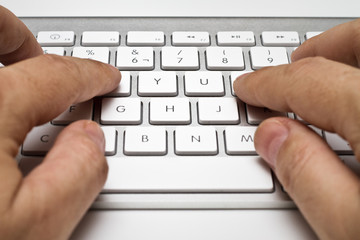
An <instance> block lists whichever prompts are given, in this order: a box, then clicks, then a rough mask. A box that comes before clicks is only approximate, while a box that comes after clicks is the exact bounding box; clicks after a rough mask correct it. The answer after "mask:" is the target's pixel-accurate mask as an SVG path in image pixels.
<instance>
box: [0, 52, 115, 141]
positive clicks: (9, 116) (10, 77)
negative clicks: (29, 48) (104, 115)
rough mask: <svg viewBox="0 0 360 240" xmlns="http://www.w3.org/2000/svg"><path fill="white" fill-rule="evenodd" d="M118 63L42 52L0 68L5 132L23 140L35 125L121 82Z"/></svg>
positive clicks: (3, 129) (103, 92)
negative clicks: (116, 66) (114, 64)
mask: <svg viewBox="0 0 360 240" xmlns="http://www.w3.org/2000/svg"><path fill="white" fill-rule="evenodd" d="M120 78H121V75H120V72H119V70H118V69H116V68H115V67H113V66H111V65H109V64H104V63H101V62H96V61H93V60H88V59H78V58H74V57H60V56H56V55H42V56H39V57H36V58H32V59H28V60H25V61H21V62H19V63H16V64H13V65H11V66H9V67H6V68H4V69H2V70H0V83H1V88H0V97H1V98H2V102H1V103H0V106H1V111H2V114H1V115H0V125H3V126H6V128H5V127H4V128H2V129H1V130H2V134H7V136H8V137H9V138H10V139H13V138H14V137H16V141H17V143H18V144H21V143H22V141H23V140H24V138H25V135H26V133H27V132H29V131H30V130H31V128H32V127H34V126H36V125H40V124H43V123H45V122H48V121H50V120H51V119H53V118H55V117H56V116H57V115H59V114H60V113H62V112H63V111H65V110H66V108H67V107H68V106H69V105H71V104H73V103H77V102H83V101H86V100H88V99H90V98H92V97H94V96H97V95H102V94H105V93H107V92H109V91H111V90H113V89H114V88H115V87H116V86H118V84H119V81H120Z"/></svg>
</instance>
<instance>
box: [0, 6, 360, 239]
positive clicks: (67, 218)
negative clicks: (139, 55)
mask: <svg viewBox="0 0 360 240" xmlns="http://www.w3.org/2000/svg"><path fill="white" fill-rule="evenodd" d="M359 29H360V21H359V20H358V21H353V22H350V23H347V24H343V25H340V26H338V27H335V28H334V29H331V30H329V31H328V32H325V33H323V34H322V35H320V36H318V37H315V38H312V39H310V40H308V41H306V43H304V44H303V45H302V46H300V47H299V48H298V49H297V50H296V51H295V53H294V54H293V55H292V60H293V63H292V64H289V65H283V66H278V67H272V68H266V69H262V70H259V71H256V72H255V73H251V74H249V75H244V76H243V77H241V78H239V79H238V80H237V81H235V84H234V88H235V92H236V94H237V95H238V96H239V98H241V99H242V100H244V101H245V102H247V103H249V104H252V105H255V106H266V107H268V108H271V109H274V110H278V111H292V112H295V113H296V114H298V115H299V116H301V117H302V118H303V119H305V120H306V121H308V122H310V123H312V124H313V125H315V126H318V127H320V128H322V129H325V130H327V131H332V132H337V133H338V134H340V135H341V136H343V137H344V138H345V139H346V140H347V141H349V143H350V144H351V147H352V149H353V150H354V152H355V155H356V157H357V159H360V146H359V145H360V129H359V128H360V125H359V123H358V119H359V115H360V104H359V100H360V99H359V98H360V94H359V90H360V70H359V66H360V60H359V59H360V30H359ZM0 62H2V63H4V64H5V65H9V64H10V65H9V66H7V67H5V68H3V69H0V84H1V87H0V111H1V115H0V156H1V157H0V222H1V224H0V236H1V238H2V239H67V238H69V236H70V235H71V232H72V231H73V229H74V228H75V226H76V224H77V223H78V222H79V221H80V219H81V217H82V216H83V215H84V213H85V212H86V210H87V209H88V207H89V206H90V204H91V203H92V201H93V200H94V198H95V197H96V195H97V194H98V193H99V191H100V190H101V188H102V186H103V184H104V182H105V179H106V175H107V164H106V160H105V158H104V154H103V153H104V136H103V133H102V131H101V129H100V128H99V127H98V125H97V124H96V123H94V122H91V121H79V122H76V123H74V124H71V125H70V126H68V127H67V128H66V129H65V130H64V131H63V132H62V133H61V134H60V135H59V137H58V139H57V141H56V143H55V145H54V147H53V148H52V150H51V151H50V152H49V153H48V155H47V156H46V158H45V159H44V162H43V163H42V164H41V165H40V166H38V167H37V168H36V169H35V170H34V171H32V172H31V173H30V174H29V175H28V176H27V177H25V178H24V177H23V176H22V174H21V172H20V171H19V169H18V166H17V163H16V162H15V160H14V157H15V155H16V154H17V151H18V149H19V146H20V145H21V144H22V142H23V140H24V138H25V136H26V134H27V133H28V132H29V131H30V130H31V129H32V128H33V127H34V126H36V125H40V124H42V123H45V122H47V121H49V120H51V119H52V118H54V117H55V116H57V115H58V114H60V113H61V112H63V111H64V110H65V109H66V108H67V107H68V106H69V105H70V104H73V103H77V102H82V101H85V100H87V99H90V98H92V97H94V96H97V95H101V94H104V93H106V92H109V91H111V90H112V89H114V88H115V87H116V86H117V85H118V83H119V81H120V78H121V76H120V73H119V71H118V70H117V69H115V68H113V67H112V66H110V65H106V64H102V63H99V62H94V61H90V60H80V59H76V58H70V57H59V56H52V55H46V56H45V55H42V50H41V48H40V46H39V45H38V43H37V42H36V40H35V39H34V37H33V35H32V34H31V33H30V31H29V30H28V29H27V28H26V27H25V25H23V24H22V23H21V22H20V21H19V20H18V19H17V18H16V17H15V16H14V15H13V14H11V13H10V12H9V11H7V10H6V9H5V8H3V7H0ZM54 73H56V74H54ZM309 109H310V110H311V111H309ZM255 147H256V149H257V151H258V153H259V154H260V155H261V156H262V157H263V158H264V160H265V161H266V162H267V163H268V164H269V165H270V166H271V167H272V168H273V169H274V171H275V173H276V175H277V177H278V178H279V180H280V181H281V182H282V184H283V185H284V186H285V188H286V189H287V191H288V193H289V194H290V195H291V197H292V198H293V199H294V201H295V202H296V203H297V205H298V206H299V209H300V210H301V212H302V213H303V215H304V216H305V218H306V219H307V220H308V222H309V223H310V225H311V226H312V227H313V229H314V230H315V232H316V233H317V234H318V236H319V237H320V238H322V239H356V238H358V236H359V234H360V230H359V228H358V227H357V226H358V224H357V223H358V222H359V220H360V219H359V218H360V214H359V213H360V198H359V179H358V177H357V176H355V175H354V174H353V173H352V172H351V171H350V170H348V169H347V168H346V167H345V166H344V165H343V164H342V163H341V162H340V160H339V159H338V157H337V156H336V154H335V153H333V152H332V151H331V150H330V149H329V147H328V146H327V145H326V144H325V143H324V142H323V140H322V139H321V138H320V137H319V136H318V135H317V134H315V133H314V132H313V131H312V130H310V129H309V128H308V127H306V126H304V125H302V124H301V123H299V122H296V121H294V120H291V119H286V118H274V119H269V120H266V121H264V122H263V123H262V124H261V125H260V127H259V129H258V131H257V133H256V136H255Z"/></svg>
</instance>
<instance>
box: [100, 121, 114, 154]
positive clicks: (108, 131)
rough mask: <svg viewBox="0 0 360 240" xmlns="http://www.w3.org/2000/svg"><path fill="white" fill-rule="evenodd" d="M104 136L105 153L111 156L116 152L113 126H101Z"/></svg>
mask: <svg viewBox="0 0 360 240" xmlns="http://www.w3.org/2000/svg"><path fill="white" fill-rule="evenodd" d="M101 129H102V130H103V132H104V137H105V155H106V156H112V155H115V153H116V142H117V141H116V140H117V132H116V129H115V128H114V127H101Z"/></svg>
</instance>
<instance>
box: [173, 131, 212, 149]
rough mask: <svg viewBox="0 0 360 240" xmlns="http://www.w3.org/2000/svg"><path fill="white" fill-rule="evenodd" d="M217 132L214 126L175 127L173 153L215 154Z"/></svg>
mask: <svg viewBox="0 0 360 240" xmlns="http://www.w3.org/2000/svg"><path fill="white" fill-rule="evenodd" d="M217 152H218V148H217V134H216V130H215V128H214V127H177V128H176V130H175V153H176V154H179V155H198V154H201V155H214V154H217Z"/></svg>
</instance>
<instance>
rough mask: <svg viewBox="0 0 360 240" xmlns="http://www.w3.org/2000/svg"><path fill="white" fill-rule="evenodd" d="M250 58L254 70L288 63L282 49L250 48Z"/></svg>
mask: <svg viewBox="0 0 360 240" xmlns="http://www.w3.org/2000/svg"><path fill="white" fill-rule="evenodd" d="M250 56H251V65H252V68H253V69H254V70H257V69H260V68H263V67H270V66H277V65H281V64H288V63H289V59H288V56H287V53H286V48H284V47H252V48H250Z"/></svg>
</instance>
